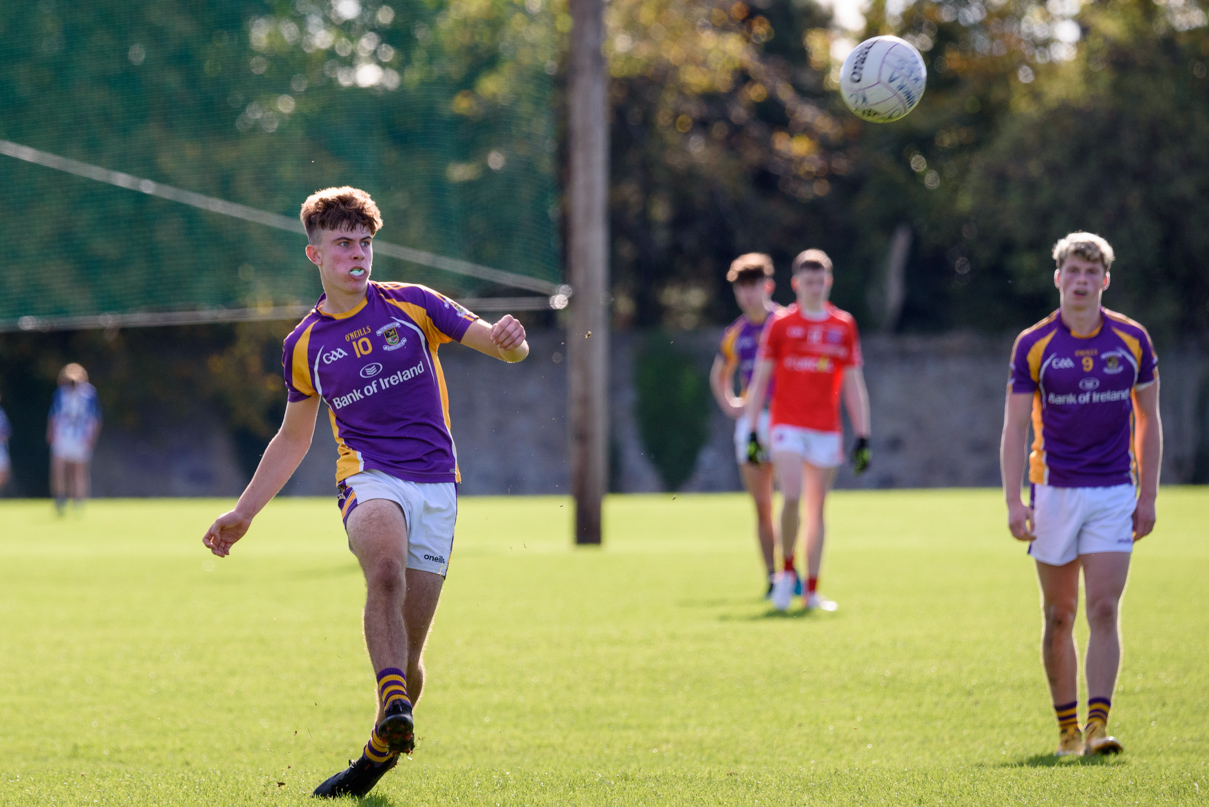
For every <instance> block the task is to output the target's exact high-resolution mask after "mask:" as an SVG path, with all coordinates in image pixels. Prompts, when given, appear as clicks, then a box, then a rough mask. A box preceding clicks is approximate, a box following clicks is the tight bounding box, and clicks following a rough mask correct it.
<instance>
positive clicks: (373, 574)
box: [366, 555, 405, 593]
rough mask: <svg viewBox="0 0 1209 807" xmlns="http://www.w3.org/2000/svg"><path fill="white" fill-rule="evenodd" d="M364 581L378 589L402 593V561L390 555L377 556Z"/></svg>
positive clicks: (403, 584)
mask: <svg viewBox="0 0 1209 807" xmlns="http://www.w3.org/2000/svg"><path fill="white" fill-rule="evenodd" d="M366 583H367V584H368V585H370V586H372V587H373V588H375V589H377V590H379V591H384V592H388V593H402V592H403V591H404V586H405V583H404V582H403V563H402V561H400V560H399V558H396V557H394V556H391V555H383V556H381V557H379V558H378V559H377V560H375V561H374V562H373V564H372V565H371V566H370V568H369V573H368V574H367V575H366Z"/></svg>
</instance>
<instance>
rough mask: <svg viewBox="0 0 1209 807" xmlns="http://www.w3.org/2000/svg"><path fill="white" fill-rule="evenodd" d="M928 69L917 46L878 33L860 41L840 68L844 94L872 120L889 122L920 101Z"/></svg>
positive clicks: (856, 109)
mask: <svg viewBox="0 0 1209 807" xmlns="http://www.w3.org/2000/svg"><path fill="white" fill-rule="evenodd" d="M927 80H928V69H927V68H926V67H924V59H923V57H922V56H920V55H919V51H917V50H916V49H915V46H914V45H912V44H911V43H910V42H908V41H906V40H905V39H899V38H898V37H896V36H875V37H873V38H872V39H866V40H865V41H864V42H862V43H861V44H859V45H857V46H856V47H855V48H854V49H853V50H852V53H849V54H848V58H847V59H845V60H844V66H843V67H841V68H840V95H842V96H843V97H844V103H845V104H847V105H848V108H849V109H851V110H852V111H853V112H855V113H856V114H857V115H859V116H860V117H862V118H864V119H865V120H867V121H869V122H870V123H889V122H890V121H895V120H898V119H899V118H901V117H902V116H904V115H906V114H907V113H908V112H910V111H911V110H912V109H915V105H916V104H918V103H919V99H920V96H922V95H923V94H924V85H925V84H926V83H927Z"/></svg>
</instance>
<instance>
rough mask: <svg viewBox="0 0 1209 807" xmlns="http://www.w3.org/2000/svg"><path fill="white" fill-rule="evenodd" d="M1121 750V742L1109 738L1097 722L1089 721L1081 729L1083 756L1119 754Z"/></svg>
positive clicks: (1104, 729)
mask: <svg viewBox="0 0 1209 807" xmlns="http://www.w3.org/2000/svg"><path fill="white" fill-rule="evenodd" d="M1123 750H1124V749H1122V748H1121V741H1120V740H1118V739H1117V738H1116V737H1110V736H1109V734H1108V729H1107V728H1106V727H1105V725H1104V724H1103V723H1102V722H1100V721H1099V720H1093V721H1091V722H1090V723H1088V724H1087V726H1086V727H1085V728H1084V729H1083V756H1085V757H1090V756H1095V755H1096V754H1119V753H1121V751H1123Z"/></svg>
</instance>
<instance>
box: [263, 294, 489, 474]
mask: <svg viewBox="0 0 1209 807" xmlns="http://www.w3.org/2000/svg"><path fill="white" fill-rule="evenodd" d="M325 297H326V295H325V296H324V297H320V298H319V302H318V303H316V304H315V308H314V309H312V310H311V313H309V314H307V315H306V317H304V318H303V320H302V322H300V323H298V326H297V327H296V328H294V331H293V332H292V333H291V334H290V335H289V336H287V337H286V339H285V350H284V352H283V354H282V358H281V362H282V368H283V370H284V372H285V384H286V387H288V388H289V399H290V400H291V401H301V400H303V399H305V398H309V397H312V396H314V395H318V396H320V397H322V398H323V400H324V402H325V403H327V405H328V410H329V411H328V413H329V414H330V416H331V420H332V432H333V433H334V434H335V435H336V445H337V446H338V448H339V450H340V458H339V459H338V460H337V461H336V481H337V482H339V481H341V480H343V479H346V478H348V477H350V476H352V475H353V474H356V473H360V472H361V471H367V470H374V469H376V470H379V471H383V472H385V473H388V474H390V475H391V476H393V477H396V478H398V479H405V480H408V481H411V482H460V481H461V476H460V474H459V472H458V461H457V450H456V448H455V447H454V443H453V435H452V433H451V432H450V429H449V399H448V395H447V393H446V390H445V377H444V376H443V375H442V374H441V362H440V361H439V360H438V359H437V347H438V346H439V345H441V344H442V343H444V342H450V341H461V339H462V335H463V334H465V333H466V329H467V328H468V327H470V323H471V322H473V321H474V320H476V319H478V317H476V316H475V315H474V314H472V313H470V312H469V311H467V310H466V309H465V308H463V307H461V306H460V305H458V304H457V303H455V302H453V301H452V300H450V299H449V298H447V297H445V296H444V295H442V294H438V293H437V292H435V291H433V290H432V289H429V288H426V287H424V286H417V285H412V284H410V283H374V282H371V283H370V284H369V286H368V288H367V289H366V294H365V300H363V301H362V302H361V304H360V305H358V306H357V307H356V308H354V309H353V310H352V311H348V312H346V313H344V314H326V313H324V312H323V311H321V310H319V309H320V308H321V306H322V304H323V301H324V299H325Z"/></svg>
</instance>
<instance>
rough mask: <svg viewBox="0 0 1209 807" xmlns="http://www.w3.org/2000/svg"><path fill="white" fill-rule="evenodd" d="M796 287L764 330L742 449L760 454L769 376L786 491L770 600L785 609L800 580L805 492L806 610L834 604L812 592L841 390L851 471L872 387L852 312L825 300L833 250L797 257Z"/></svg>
mask: <svg viewBox="0 0 1209 807" xmlns="http://www.w3.org/2000/svg"><path fill="white" fill-rule="evenodd" d="M792 284H793V290H794V292H795V293H796V294H797V302H796V303H795V304H793V305H791V306H790V307H789V308H787V309H785V310H784V311H783V312H781V313H780V314H778V315H777V316H776V318H775V319H773V321H772V322H771V323H769V325H768V326H767V327H765V329H764V334H763V337H762V339H761V341H760V351H759V353H758V355H757V358H756V369H755V373H754V375H753V376H752V381H751V387H750V394H749V395H748V398H747V401H748V404H747V416H746V417H747V424H748V427H749V428H748V431H749V433H750V435H751V436H750V438H749V446H748V448H749V457H750V459H751V461H753V462H754V461H758V460H759V459H760V458H761V456H762V455H763V454H764V451H765V448H766V447H765V446H763V445H761V444H760V442H759V438H758V437H757V435H756V432H755V424H756V422H757V418H758V416H759V411H760V402H761V401H763V399H764V394H765V390H766V388H767V387H768V384H769V383H770V381H775V382H776V383H775V388H774V390H773V394H772V408H771V422H772V428H771V440H770V442H771V446H769V447H767V448H768V450H769V453H771V455H772V463H773V467H774V468H775V469H776V475H777V481H778V482H779V483H780V487H781V493H782V495H783V496H784V499H785V501H784V505H783V508H782V510H781V550H782V556H783V559H784V571H782V572H781V574H780V575H778V576H777V581H776V584H775V585H774V587H773V593H772V602H773V606H774V607H776V609H777V610H778V611H784V610H786V609H787V608H789V603H790V602H791V601H792V600H793V595H794V587H795V584H796V583H797V579H798V577H797V570H796V566H795V565H794V549H795V546H796V544H797V537H798V528H799V526H800V524H801V517H800V514H799V508H800V502H801V500H802V498H805V500H806V569H807V578H806V579H807V584H806V592H805V594H804V595H803V599H804V601H805V602H804V604H805V606H806V608H807V610H810V609H813V608H821V609H823V610H826V611H833V610H835V603H834V602H831V601H830V600H827V599H824V598H823V597H822V596H821V595H820V594H819V593H818V578H819V567H820V566H821V565H822V559H823V532H824V531H823V501H824V499H825V498H826V496H827V491H828V490H829V489H830V488H831V484H832V482H834V481H835V473H836V469H837V468H838V467H839V466H840V465H841V464H843V461H844V453H843V437H844V434H843V426H842V424H841V421H840V406H839V405H840V398H841V395H842V397H843V399H844V403H845V406H846V407H847V409H848V418H849V420H851V422H852V428H853V431H855V432H856V445H855V447H854V448H853V450H852V462H853V468H854V470H855V471H856V472H857V473H858V474H859V473H862V472H864V470H865V469H866V468H867V467H868V466H869V460H870V456H871V455H870V451H869V433H870V423H869V393H868V391H867V390H866V388H865V376H864V373H863V372H862V370H861V365H862V361H861V344H860V338H859V337H858V336H857V331H856V321H855V320H854V319H853V318H852V315H851V314H849V313H847V312H846V311H841V310H840V309H838V308H836V307H835V306H834V305H831V303H829V302H828V301H827V298H828V296H829V295H830V293H831V284H832V274H831V259H830V258H829V257H827V253H825V252H823V251H822V250H819V249H808V250H806V251H805V252H803V253H801V254H800V255H798V257H796V258H794V261H793V280H792Z"/></svg>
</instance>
